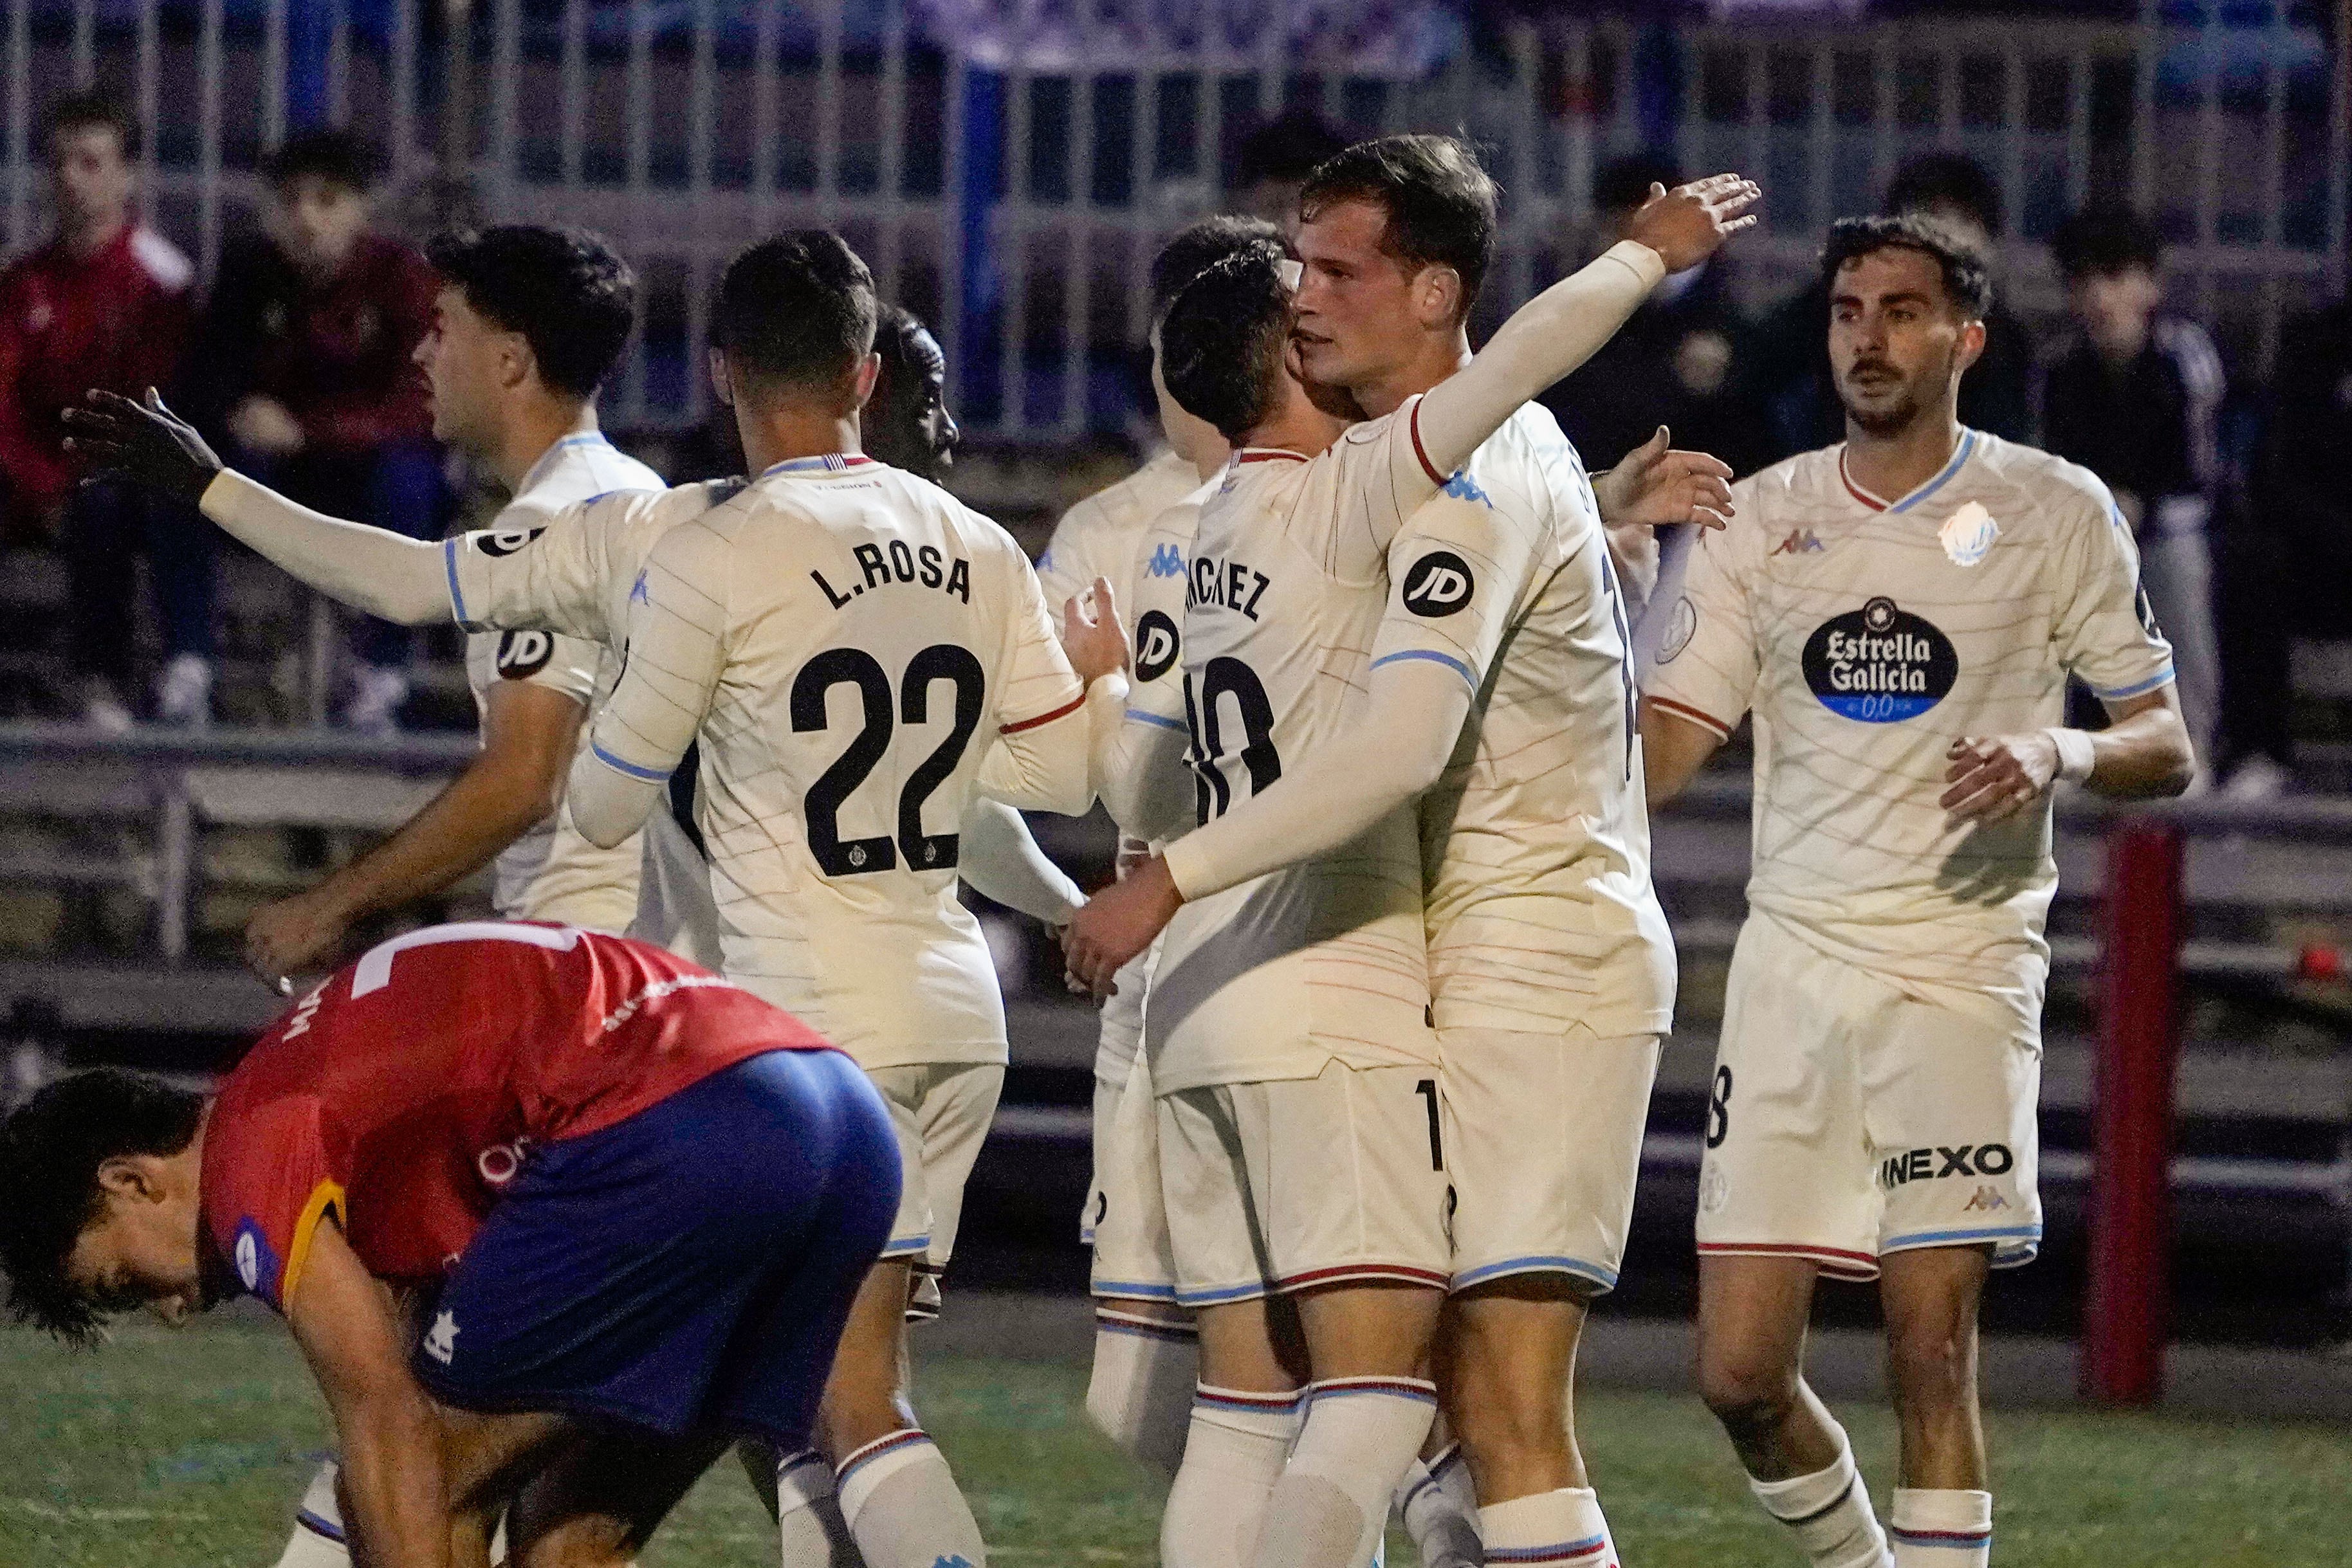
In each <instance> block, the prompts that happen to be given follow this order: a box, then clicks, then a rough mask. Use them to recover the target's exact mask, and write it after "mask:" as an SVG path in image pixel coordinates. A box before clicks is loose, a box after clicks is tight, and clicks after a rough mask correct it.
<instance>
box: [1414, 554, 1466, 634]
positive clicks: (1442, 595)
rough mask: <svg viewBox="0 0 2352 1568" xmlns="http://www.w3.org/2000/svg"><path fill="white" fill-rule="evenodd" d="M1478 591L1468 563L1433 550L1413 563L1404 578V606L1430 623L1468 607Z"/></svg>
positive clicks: (1455, 556)
mask: <svg viewBox="0 0 2352 1568" xmlns="http://www.w3.org/2000/svg"><path fill="white" fill-rule="evenodd" d="M1477 589H1478V581H1477V579H1475V578H1474V577H1472V576H1471V575H1470V563H1469V562H1468V561H1466V560H1464V559H1462V558H1461V557H1460V556H1458V555H1455V554H1454V552H1453V551H1452V550H1450V549H1433V550H1431V551H1430V552H1429V553H1428V554H1427V555H1425V556H1423V557H1422V558H1421V559H1419V560H1417V561H1414V562H1413V563H1412V570H1411V571H1408V572H1406V573H1405V577H1404V607H1405V608H1406V609H1407V610H1410V611H1412V612H1413V613H1414V614H1415V615H1419V616H1422V617H1424V618H1425V619H1429V620H1435V619H1437V618H1439V617H1440V616H1445V615H1451V614H1453V613H1454V612H1456V611H1459V610H1462V609H1464V608H1465V607H1466V606H1468V604H1469V602H1470V596H1471V595H1472V594H1473V593H1475V592H1476V591H1477Z"/></svg>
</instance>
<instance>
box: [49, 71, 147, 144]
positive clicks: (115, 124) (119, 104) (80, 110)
mask: <svg viewBox="0 0 2352 1568" xmlns="http://www.w3.org/2000/svg"><path fill="white" fill-rule="evenodd" d="M61 131H113V132H114V140H115V144H116V145H117V146H119V147H121V149H122V155H123V157H125V158H136V157H138V156H139V146H140V141H139V117H138V116H136V115H134V114H132V113H131V109H130V106H129V105H127V104H125V103H124V102H123V101H122V100H121V99H119V98H117V97H115V96H114V94H112V93H110V92H109V91H107V90H106V89H104V88H95V87H94V88H87V89H83V90H82V91H80V92H68V93H60V94H59V95H58V96H57V97H56V98H54V99H50V100H49V107H48V110H47V112H45V113H44V114H43V115H42V116H41V146H42V148H43V149H44V150H45V151H47V152H51V153H54V152H56V151H57V140H58V133H59V132H61Z"/></svg>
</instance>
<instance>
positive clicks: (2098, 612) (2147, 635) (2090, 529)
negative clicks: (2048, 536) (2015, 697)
mask: <svg viewBox="0 0 2352 1568" xmlns="http://www.w3.org/2000/svg"><path fill="white" fill-rule="evenodd" d="M2082 477H2083V478H2084V479H2085V480H2087V481H2088V486H2089V490H2088V491H2087V492H2086V493H2085V494H2084V497H2083V505H2082V507H2081V511H2082V515H2081V516H2080V517H2077V518H2075V519H2074V521H2073V525H2072V527H2070V528H2068V529H2067V532H2066V536H2065V543H2064V545H2063V546H2062V547H2061V549H2060V552H2059V563H2060V569H2061V570H2062V571H2063V573H2064V574H2065V584H2064V589H2063V597H2062V598H2061V600H2060V601H2059V606H2058V616H2057V621H2056V623H2055V625H2054V626H2053V628H2052V631H2053V638H2054V640H2055V641H2056V643H2057V649H2056V652H2057V654H2058V662H2059V664H2062V665H2063V666H2064V667H2065V669H2066V670H2067V671H2068V673H2070V674H2073V675H2074V676H2075V677H2076V678H2078V679H2079V680H2081V681H2082V683H2083V684H2084V685H2086V686H2088V687H2090V688H2091V691H2092V693H2093V695H2096V696H2097V697H2099V698H2100V699H2101V700H2102V701H2105V702H2121V701H2122V700H2124V699H2125V698H2126V697H2136V696H2138V695H2141V694H2142V693H2145V692H2152V691H2154V690H2156V689H2157V688H2158V687H2159V686H2161V685H2165V684H2166V683H2168V682H2169V681H2170V680H2171V679H2172V648H2171V645H2170V644H2169V643H2167V642H2166V641H2165V639H2164V633H2163V632H2161V631H2160V630H2159V629H2158V626H2157V623H2156V613H2155V612H2154V611H2153V610H2152V609H2151V608H2150V607H2149V604H2148V601H2147V593H2146V592H2145V591H2143V590H2142V589H2141V587H2140V580H2139V549H2138V547H2137V545H2135V544H2134V543H2133V541H2132V536H2131V529H2130V528H2129V527H2127V526H2126V524H2125V522H2124V516H2123V513H2122V512H2121V511H2120V510H2119V509H2118V508H2117V507H2116V504H2115V500H2114V498H2113V497H2110V496H2109V495H2108V494H2107V492H2106V487H2105V486H2103V485H2100V484H2099V482H2098V481H2097V480H2096V479H2093V478H2091V477H2090V476H2089V475H2088V474H2087V473H2084V474H2083V475H2082Z"/></svg>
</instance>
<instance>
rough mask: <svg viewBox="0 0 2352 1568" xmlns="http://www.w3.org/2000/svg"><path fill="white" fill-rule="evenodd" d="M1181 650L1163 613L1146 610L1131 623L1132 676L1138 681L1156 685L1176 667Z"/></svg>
mask: <svg viewBox="0 0 2352 1568" xmlns="http://www.w3.org/2000/svg"><path fill="white" fill-rule="evenodd" d="M1181 647H1182V643H1181V639H1180V638H1179V637H1178V636H1177V632H1176V622H1174V621H1173V620H1172V619H1171V618H1170V616H1169V615H1168V613H1167V612H1165V611H1160V610H1149V611H1146V612H1144V615H1143V619H1142V620H1140V621H1138V622H1136V623H1135V674H1136V678H1137V679H1138V680H1145V681H1156V680H1158V679H1159V678H1160V676H1162V675H1164V674H1167V673H1168V672H1169V670H1170V669H1171V668H1173V667H1174V665H1175V664H1176V655H1177V653H1179V652H1180V651H1181Z"/></svg>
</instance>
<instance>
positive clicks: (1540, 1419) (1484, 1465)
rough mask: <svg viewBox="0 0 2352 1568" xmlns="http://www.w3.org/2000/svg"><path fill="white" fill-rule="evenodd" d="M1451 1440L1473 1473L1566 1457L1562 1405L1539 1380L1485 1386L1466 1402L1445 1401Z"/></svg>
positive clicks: (1559, 1397) (1565, 1412) (1558, 1396)
mask: <svg viewBox="0 0 2352 1568" xmlns="http://www.w3.org/2000/svg"><path fill="white" fill-rule="evenodd" d="M1447 1418H1448V1420H1450V1421H1451V1422H1452V1423H1453V1427H1454V1439H1455V1440H1456V1441H1457V1442H1459V1443H1460V1444H1461V1445H1462V1452H1463V1454H1464V1456H1465V1458H1468V1459H1469V1461H1470V1465H1471V1468H1472V1469H1473V1470H1474V1471H1480V1472H1483V1471H1485V1470H1486V1469H1491V1468H1492V1467H1494V1466H1496V1465H1501V1464H1514V1463H1518V1462H1521V1461H1524V1460H1528V1459H1538V1458H1559V1457H1560V1456H1562V1455H1564V1454H1566V1453H1567V1451H1568V1401H1567V1397H1566V1395H1565V1394H1564V1393H1563V1391H1562V1390H1560V1389H1559V1388H1556V1387H1550V1386H1548V1385H1543V1380H1540V1379H1526V1380H1522V1381H1519V1382H1516V1383H1495V1382H1490V1383H1488V1384H1486V1385H1484V1386H1482V1387H1480V1388H1479V1389H1478V1390H1477V1391H1476V1392H1475V1395H1473V1396H1471V1397H1468V1398H1462V1399H1455V1400H1452V1401H1449V1403H1448V1407H1447Z"/></svg>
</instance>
